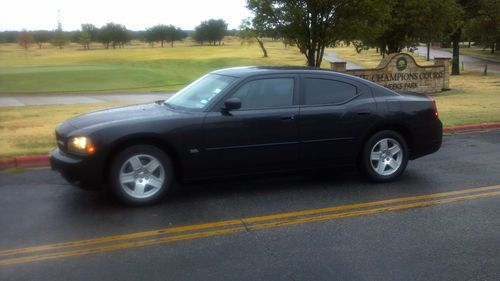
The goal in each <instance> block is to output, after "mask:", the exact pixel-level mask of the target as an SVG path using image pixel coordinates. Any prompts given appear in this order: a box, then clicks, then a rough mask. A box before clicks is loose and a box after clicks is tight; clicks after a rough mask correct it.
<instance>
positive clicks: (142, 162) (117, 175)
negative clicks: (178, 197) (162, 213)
mask: <svg viewBox="0 0 500 281" xmlns="http://www.w3.org/2000/svg"><path fill="white" fill-rule="evenodd" d="M173 177H174V173H173V165H172V161H171V160H170V158H169V157H168V155H167V154H165V152H163V151H162V150H161V149H159V148H157V147H155V146H151V145H135V146H131V147H128V148H126V149H125V150H123V151H122V152H120V153H119V154H118V155H117V156H116V158H115V159H114V161H113V163H112V166H111V175H110V184H111V190H112V191H113V193H114V194H115V195H116V197H118V199H120V201H122V202H124V203H126V204H129V205H148V204H153V203H156V202H158V201H159V200H161V199H162V198H163V197H164V196H165V194H166V193H167V191H168V190H170V189H171V187H172V184H173Z"/></svg>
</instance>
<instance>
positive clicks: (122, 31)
mask: <svg viewBox="0 0 500 281" xmlns="http://www.w3.org/2000/svg"><path fill="white" fill-rule="evenodd" d="M97 38H98V41H99V42H101V43H102V44H104V46H105V48H106V49H108V48H109V45H111V46H112V47H113V49H115V48H116V47H117V46H118V47H123V46H124V45H125V44H126V43H127V42H129V41H130V34H129V32H128V30H127V28H126V27H125V26H124V25H121V24H116V23H112V22H110V23H107V24H106V25H105V26H103V27H101V28H100V29H99V33H98V35H97Z"/></svg>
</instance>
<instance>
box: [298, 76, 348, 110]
mask: <svg viewBox="0 0 500 281" xmlns="http://www.w3.org/2000/svg"><path fill="white" fill-rule="evenodd" d="M303 81H304V102H303V103H304V104H305V105H327V104H342V103H345V102H347V101H349V100H351V99H353V98H354V97H356V96H357V94H358V90H357V88H356V86H354V85H352V84H349V83H346V82H342V81H337V80H331V79H322V78H304V80H303Z"/></svg>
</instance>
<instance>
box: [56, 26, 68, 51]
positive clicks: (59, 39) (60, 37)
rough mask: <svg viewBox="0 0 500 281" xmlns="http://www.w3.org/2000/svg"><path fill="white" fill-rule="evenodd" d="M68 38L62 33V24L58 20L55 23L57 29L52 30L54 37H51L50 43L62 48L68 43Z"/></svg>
mask: <svg viewBox="0 0 500 281" xmlns="http://www.w3.org/2000/svg"><path fill="white" fill-rule="evenodd" d="M68 41H69V40H68V38H67V37H66V35H65V34H64V31H63V30H62V25H61V23H60V22H59V23H58V24H57V29H56V31H54V37H53V38H52V45H54V46H56V47H58V48H59V49H62V48H63V47H64V46H65V45H66V44H68Z"/></svg>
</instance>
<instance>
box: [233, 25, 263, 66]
mask: <svg viewBox="0 0 500 281" xmlns="http://www.w3.org/2000/svg"><path fill="white" fill-rule="evenodd" d="M254 20H255V18H254ZM265 31H266V30H265V29H259V28H257V27H256V25H254V24H252V21H251V20H250V19H244V20H243V21H242V22H241V25H240V27H239V31H238V33H236V36H238V37H239V38H240V39H241V40H242V43H248V44H250V43H252V42H253V41H254V40H255V41H257V42H258V43H259V47H260V49H261V50H262V55H263V57H265V58H267V57H268V55H267V50H266V48H265V46H264V40H263V37H264V35H266V32H265Z"/></svg>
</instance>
